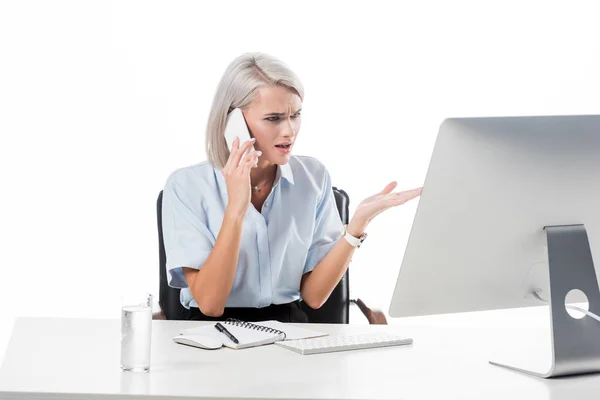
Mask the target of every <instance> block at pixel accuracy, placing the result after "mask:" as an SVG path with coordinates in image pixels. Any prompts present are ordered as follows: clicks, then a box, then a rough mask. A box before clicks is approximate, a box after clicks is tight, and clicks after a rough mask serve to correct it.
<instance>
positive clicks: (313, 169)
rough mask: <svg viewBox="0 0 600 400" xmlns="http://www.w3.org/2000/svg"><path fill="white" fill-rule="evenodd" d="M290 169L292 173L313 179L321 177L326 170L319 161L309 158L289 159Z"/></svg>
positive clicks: (293, 157) (295, 157)
mask: <svg viewBox="0 0 600 400" xmlns="http://www.w3.org/2000/svg"><path fill="white" fill-rule="evenodd" d="M289 164H290V168H291V169H292V172H293V173H296V172H297V173H298V174H308V175H311V176H314V177H322V176H324V175H325V174H326V173H327V168H326V167H325V164H323V163H322V162H321V161H320V160H318V159H317V158H315V157H311V156H296V155H294V156H292V157H290V161H289Z"/></svg>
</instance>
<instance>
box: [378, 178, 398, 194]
mask: <svg viewBox="0 0 600 400" xmlns="http://www.w3.org/2000/svg"><path fill="white" fill-rule="evenodd" d="M396 186H398V182H396V181H393V182H390V183H388V184H387V185H386V187H385V188H384V189H383V190H382V191H381V192H379V194H388V193H390V192H391V191H392V190H394V189H395V188H396Z"/></svg>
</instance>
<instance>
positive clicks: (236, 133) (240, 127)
mask: <svg viewBox="0 0 600 400" xmlns="http://www.w3.org/2000/svg"><path fill="white" fill-rule="evenodd" d="M236 137H239V138H240V146H241V145H242V144H244V143H245V142H246V141H248V140H250V130H249V129H248V125H246V120H245V119H244V114H242V110H241V109H239V108H234V109H233V110H232V111H231V112H230V113H229V115H227V125H226V126H225V140H226V141H227V147H228V148H229V151H231V147H232V146H233V141H234V140H235V138H236ZM251 151H254V146H251V147H250V149H249V150H248V151H247V152H246V154H248V153H250V152H251Z"/></svg>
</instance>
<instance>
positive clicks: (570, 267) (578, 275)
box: [490, 225, 600, 378]
mask: <svg viewBox="0 0 600 400" xmlns="http://www.w3.org/2000/svg"><path fill="white" fill-rule="evenodd" d="M544 230H545V231H546V238H547V240H548V266H549V277H550V326H551V351H552V353H553V354H552V363H551V366H550V370H549V371H547V370H541V371H532V370H528V369H524V368H519V367H517V366H514V365H507V364H501V363H498V362H494V361H490V363H492V364H494V365H498V366H501V367H505V368H509V369H512V370H515V371H519V372H523V373H526V374H530V375H535V376H538V377H541V378H551V377H557V376H564V375H579V374H586V373H594V372H600V322H598V321H596V320H595V319H593V318H591V317H590V316H588V315H585V316H584V317H583V318H581V319H576V318H573V317H571V316H570V315H569V314H568V313H567V310H566V309H565V298H566V296H567V293H569V291H571V290H572V289H579V290H581V291H582V292H584V293H585V294H586V296H587V298H588V301H589V311H590V312H591V313H593V314H596V315H600V291H599V290H598V281H597V279H596V271H595V269H594V262H593V260H592V253H591V250H590V244H589V241H588V236H587V232H586V230H585V227H584V226H583V225H563V226H546V227H544Z"/></svg>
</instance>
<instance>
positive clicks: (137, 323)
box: [121, 293, 152, 372]
mask: <svg viewBox="0 0 600 400" xmlns="http://www.w3.org/2000/svg"><path fill="white" fill-rule="evenodd" d="M151 339H152V295H151V294H150V293H139V294H136V293H132V294H126V295H123V296H121V368H122V369H123V371H132V372H148V371H149V370H150V346H151Z"/></svg>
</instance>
